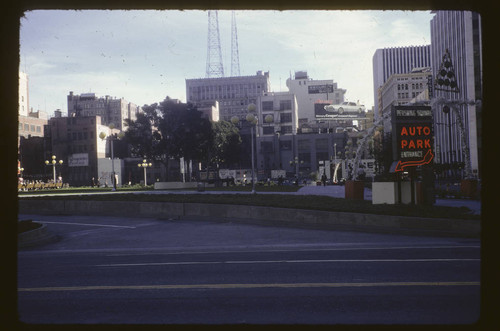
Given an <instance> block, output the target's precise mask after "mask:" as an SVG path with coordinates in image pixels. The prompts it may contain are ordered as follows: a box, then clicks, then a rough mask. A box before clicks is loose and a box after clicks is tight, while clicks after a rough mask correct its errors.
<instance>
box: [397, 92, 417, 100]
mask: <svg viewBox="0 0 500 331" xmlns="http://www.w3.org/2000/svg"><path fill="white" fill-rule="evenodd" d="M417 96H418V92H411V97H412V98H416V97H417ZM408 98H410V94H409V93H408V92H405V93H398V99H408Z"/></svg>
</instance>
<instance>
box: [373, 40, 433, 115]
mask: <svg viewBox="0 0 500 331" xmlns="http://www.w3.org/2000/svg"><path fill="white" fill-rule="evenodd" d="M430 49H431V46H430V45H424V46H409V47H393V48H382V49H377V50H376V51H375V54H374V55H373V93H374V98H373V101H374V108H375V114H374V116H375V120H377V119H378V118H379V116H382V113H381V111H382V109H380V106H379V105H380V99H381V95H380V87H381V86H382V85H384V83H385V82H386V81H387V79H388V78H389V77H390V76H391V75H393V74H406V73H409V72H411V71H412V70H413V69H414V68H421V67H430V66H431V57H430Z"/></svg>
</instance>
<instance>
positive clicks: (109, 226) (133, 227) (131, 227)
mask: <svg viewBox="0 0 500 331" xmlns="http://www.w3.org/2000/svg"><path fill="white" fill-rule="evenodd" d="M40 223H47V224H69V225H87V226H102V227H108V228H125V229H135V228H136V227H135V226H126V225H110V224H89V223H70V222H46V221H40Z"/></svg>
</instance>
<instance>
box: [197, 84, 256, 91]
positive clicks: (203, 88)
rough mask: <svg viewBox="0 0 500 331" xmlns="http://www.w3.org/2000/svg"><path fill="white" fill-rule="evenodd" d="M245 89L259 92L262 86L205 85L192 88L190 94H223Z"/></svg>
mask: <svg viewBox="0 0 500 331" xmlns="http://www.w3.org/2000/svg"><path fill="white" fill-rule="evenodd" d="M245 89H252V90H257V89H260V84H256V83H250V84H224V85H217V86H214V85H208V86H207V85H204V86H190V87H189V92H193V93H200V92H216V91H219V92H222V91H241V90H245Z"/></svg>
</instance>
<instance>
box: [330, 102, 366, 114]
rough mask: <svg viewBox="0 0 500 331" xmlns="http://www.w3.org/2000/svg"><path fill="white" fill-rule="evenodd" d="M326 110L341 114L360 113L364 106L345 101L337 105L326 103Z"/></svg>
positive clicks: (362, 111)
mask: <svg viewBox="0 0 500 331" xmlns="http://www.w3.org/2000/svg"><path fill="white" fill-rule="evenodd" d="M324 109H325V110H326V111H327V112H331V113H337V114H339V115H342V114H362V113H364V111H365V106H364V105H360V104H357V103H355V102H349V101H345V102H342V103H341V104H339V105H327V106H325V107H324Z"/></svg>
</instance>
